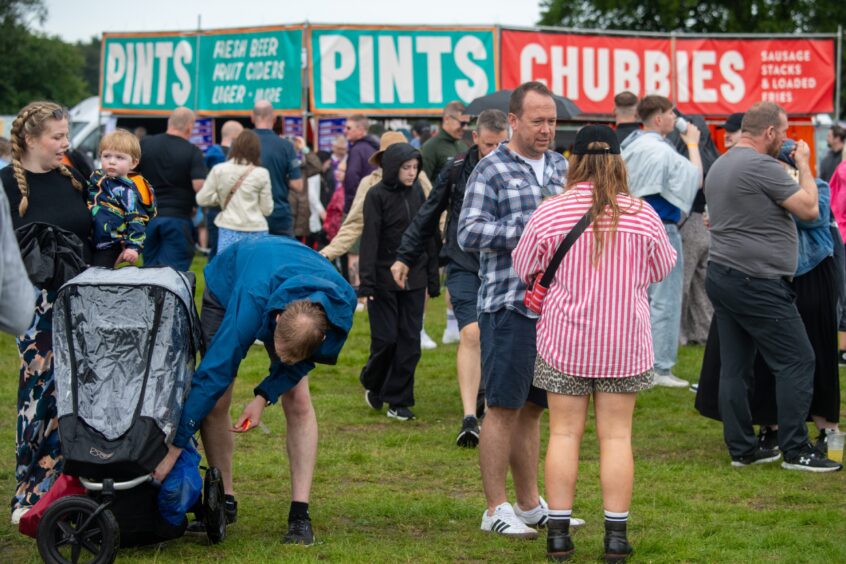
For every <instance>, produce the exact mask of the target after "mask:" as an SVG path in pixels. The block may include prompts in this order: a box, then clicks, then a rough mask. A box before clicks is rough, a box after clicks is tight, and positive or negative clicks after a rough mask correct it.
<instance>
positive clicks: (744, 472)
mask: <svg viewBox="0 0 846 564" xmlns="http://www.w3.org/2000/svg"><path fill="white" fill-rule="evenodd" d="M195 266H198V265H196V264H195ZM443 326H444V302H443V299H436V300H432V301H430V303H429V306H428V314H427V317H426V327H427V330H428V332H429V334H430V335H432V337H433V338H436V339H438V340H439V339H440V336H441V334H442V332H443ZM368 333H369V331H368V324H367V316H366V314H356V317H355V326H354V328H353V332H352V335H351V337H350V339H349V341H348V342H347V344H346V347H345V349H344V352H343V353H342V356H341V361H340V363H339V364H338V365H337V366H331V367H330V366H319V367H318V368H317V369H316V370H315V371H314V372H313V373H312V376H311V391H312V395H313V398H314V405H315V409H316V410H317V418H318V422H319V425H320V450H319V456H318V461H317V468H316V473H315V482H314V487H313V491H312V498H311V514H312V519H313V523H314V527H315V532H316V535H317V537H318V544H316V545H315V546H312V547H308V548H305V547H297V546H286V545H283V544H282V543H281V537H282V534H283V533H284V531H285V528H286V518H287V512H288V503H289V501H290V497H289V496H290V490H289V481H288V466H287V460H286V454H285V419H284V417H283V415H282V410H281V409H280V408H278V407H274V408H271V409H268V410H266V411H265V418H264V421H265V423H266V424H267V426H268V427H269V428H270V430H271V434H269V435H268V434H264V433H262V432H261V431H260V430H257V431H253V432H251V433H248V434H246V435H242V436H238V437H237V439H236V453H235V460H234V468H235V482H236V490H237V495H238V500H239V516H238V522H237V523H236V524H235V525H233V526H232V527H231V528H230V529H229V532H228V535H229V536H228V538H227V539H226V540H225V541H224V542H223V543H222V544H220V545H216V546H207V544H206V540H205V538H204V537H196V536H187V537H185V538H182V539H179V540H175V541H171V542H168V543H164V544H162V545H159V546H152V547H147V548H143V549H127V550H122V551H120V553H119V555H118V562H162V563H165V562H168V563H170V562H173V563H176V562H208V561H214V562H250V563H253V564H256V563H263V562H312V561H330V562H365V563H375V562H450V561H463V562H530V561H538V562H540V561H543V560H544V558H545V548H546V545H545V536H544V535H541V538H540V539H539V540H537V541H516V540H509V539H503V538H500V537H497V536H493V535H490V534H486V533H482V532H481V531H479V523H480V520H481V515H482V511H483V509H484V506H485V503H484V497H483V495H482V489H481V483H480V478H479V469H478V455H477V452H476V451H475V450H464V449H459V448H457V447H456V446H455V444H454V440H455V435H456V433H457V431H458V428H459V425H460V421H461V407H460V402H459V398H458V388H457V384H456V381H455V350H456V347H455V345H450V346H443V345H440V346H439V347H438V348H437V349H436V350H433V351H424V352H423V358H422V360H421V361H420V364H419V366H418V369H417V378H416V399H417V405H416V407H415V408H414V411H415V413H416V414H417V417H418V419H417V420H416V421H412V422H406V423H403V422H398V421H393V420H389V419H388V418H387V417H386V416H385V414H384V411H383V412H382V413H377V412H374V411H372V410H370V409H369V408H368V407H366V406H365V404H364V401H363V395H362V390H361V387H360V385H359V383H358V373H359V370H360V369H361V367H362V365H363V364H364V361H365V360H366V358H367V351H368V344H369V338H368ZM701 357H702V349H701V347H685V348H683V349H681V351H680V353H679V364H678V366H677V368H676V373H677V375H678V376H680V377H682V378H685V379H688V380H691V381H696V380H697V379H698V374H699V365H700V360H701ZM17 363H18V357H17V353H16V352H15V346H14V343H13V341H12V339H11V338H8V337H2V338H0V374H2V375H3V376H4V377H3V378H2V379H0V422H2V423H0V444H4V445H6V447H5V449H3V452H4V455H3V456H2V457H1V458H0V490H2V491H4V492H6V494H7V496H11V493H12V491H13V490H14V482H15V480H14V448H13V445H14V420H15V401H16V400H15V398H16V390H17V373H18V366H17ZM266 367H267V358H266V355H265V353H264V350H263V349H260V348H259V347H253V350H252V351H251V352H250V354H249V356H248V357H247V359H246V361H245V362H244V363H243V364H242V366H241V371H240V373H239V375H238V380H237V384H236V388H235V398H236V399H235V401H234V402H233V408H232V414H233V417H236V416H237V415H238V414H239V413H240V410H241V408H242V406H243V405H244V404H245V403H246V402H247V401H248V400H249V399H251V390H252V389H253V387H254V386H255V384H256V383H257V382H259V381H260V380H261V379H262V378H263V376H264V374H265V372H264V371H265V370H266ZM841 378H842V377H841ZM844 383H846V382H844ZM843 387H844V386H843V385H841V388H843ZM693 399H694V394H692V393H691V392H689V391H688V390H686V389H681V390H679V389H667V388H660V389H654V390H650V391H648V392H645V393H643V394H641V396H640V398H639V399H638V406H637V410H636V413H635V427H634V449H635V464H636V470H635V472H636V475H635V490H634V499H633V502H632V507H631V520H630V525H629V530H630V535H629V537H630V540H631V542H632V544H633V545H634V547H635V557H634V561H636V562H743V563H750V562H765V561H766V562H791V563H793V562H813V563H829V562H831V563H835V562H846V472H838V473H834V474H824V475H813V474H809V473H804V472H789V471H785V470H782V469H781V468H780V467H779V465H778V464H770V465H763V466H758V467H751V468H744V469H733V468H731V467H730V466H729V457H728V455H727V453H726V450H725V447H724V445H723V441H722V428H721V425H720V424H719V423H717V422H714V421H711V420H708V419H704V418H703V417H701V416H699V415H698V413H697V412H696V411H695V410H694V409H693ZM546 426H547V419H546V417H544V419H543V421H542V431H543V434H542V437H543V444H542V447H541V448H542V453H543V452H545V445H546V436H547V434H548V433H547V428H546ZM594 431H595V427H594V426H593V424H589V425H588V429H587V432H586V435H585V438H584V441H583V445H582V458H581V466H580V477H579V483H578V486H577V499H576V503H575V508H574V510H575V513H576V514H577V515H578V516H579V517H582V518H584V519H586V520H587V525H586V526H585V527H584V528H583V529H582V530H580V531H578V532H577V533H576V534H575V537H574V541H575V544H576V556H575V557H574V561H575V562H595V561H597V560H598V559H600V557H601V555H602V535H603V527H602V500H601V496H600V491H599V467H598V447H597V442H596V438H595V432H594ZM813 434H814V436H816V432H815V431H813ZM540 474H541V481H542V480H543V465H542V464H541V467H540ZM510 491H513V490H510ZM512 495H513V494H512ZM6 499H8V497H6ZM512 501H513V497H512ZM4 523H5V524H4V525H0V563H12V562H15V563H17V562H37V561H38V560H39V559H38V552H37V549H36V546H35V542H34V541H33V540H32V539H29V538H27V537H24V536H22V535H20V534H19V533H18V532H17V529H16V528H15V527H13V526H12V525H10V524H9V523H8V520H7V519H6V518H4Z"/></svg>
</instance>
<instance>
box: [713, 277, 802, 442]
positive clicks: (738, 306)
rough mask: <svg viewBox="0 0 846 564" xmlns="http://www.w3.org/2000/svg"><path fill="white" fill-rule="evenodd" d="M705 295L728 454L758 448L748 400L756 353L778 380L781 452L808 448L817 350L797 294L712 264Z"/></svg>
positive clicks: (780, 283) (777, 282)
mask: <svg viewBox="0 0 846 564" xmlns="http://www.w3.org/2000/svg"><path fill="white" fill-rule="evenodd" d="M705 290H706V291H707V293H708V297H709V298H710V299H711V303H713V304H714V314H715V315H716V318H717V326H718V328H719V332H720V357H721V359H722V369H721V371H720V395H719V404H720V414H721V415H722V418H723V437H724V439H725V441H726V445H727V446H728V450H729V453H730V454H731V456H732V457H739V456H744V455H747V454H749V453H751V452H752V451H753V450H755V448H756V447H757V444H758V443H757V438H756V437H755V431H754V429H753V428H752V414H751V411H750V408H749V396H748V394H749V386H750V385H751V384H752V382H753V379H754V375H753V365H754V363H755V354H756V353H757V352H760V353H761V356H762V357H763V358H764V361H765V362H766V363H767V366H769V368H770V370H771V371H772V373H773V375H774V377H775V386H776V405H777V409H778V426H779V429H778V443H779V448H781V450H782V452H785V453H794V452H796V451H797V450H799V449H800V448H802V447H803V446H804V445H805V444H807V442H808V429H807V427H806V426H805V417H806V416H807V415H808V409H809V408H810V405H811V396H812V393H813V389H814V350H813V349H812V348H811V343H810V342H809V340H808V335H807V334H806V332H805V325H804V324H803V323H802V319H801V317H799V312H798V311H797V309H796V305H795V303H794V302H795V299H796V294H795V292H794V291H793V289H792V288H791V287H790V285H789V283H788V282H787V281H786V280H783V279H765V278H753V277H751V276H748V275H746V274H744V273H742V272H740V271H738V270H735V269H733V268H729V267H727V266H723V265H720V264H716V263H713V262H712V263H710V264H709V265H708V275H707V277H706V279H705Z"/></svg>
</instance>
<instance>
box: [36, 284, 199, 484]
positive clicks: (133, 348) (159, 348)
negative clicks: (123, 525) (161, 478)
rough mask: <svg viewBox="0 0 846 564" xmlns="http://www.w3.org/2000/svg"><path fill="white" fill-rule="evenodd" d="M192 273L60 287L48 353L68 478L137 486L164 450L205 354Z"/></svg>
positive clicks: (153, 467)
mask: <svg viewBox="0 0 846 564" xmlns="http://www.w3.org/2000/svg"><path fill="white" fill-rule="evenodd" d="M192 282H193V280H192V278H191V275H190V274H185V273H180V272H177V271H175V270H173V269H171V268H167V267H163V268H135V267H126V268H121V269H118V270H110V269H104V268H91V269H88V270H86V271H85V272H83V273H82V274H80V275H79V276H76V277H75V278H73V279H72V280H70V281H68V282H67V283H66V284H65V285H64V286H62V288H61V290H60V292H59V295H58V298H57V300H56V303H55V305H54V308H55V310H54V317H53V319H54V323H53V351H54V355H55V359H54V363H55V364H54V366H55V368H54V370H55V381H56V397H57V407H58V415H59V433H60V437H61V441H62V454H63V456H64V458H65V472H66V473H68V474H71V475H75V476H81V477H85V478H90V479H103V478H111V479H115V480H128V479H133V478H136V477H138V476H141V475H143V474H146V473H149V472H152V471H153V470H154V469H155V467H156V465H157V464H158V463H159V461H161V459H162V458H163V457H164V455H165V454H166V452H167V445H168V444H169V443H170V441H171V439H172V438H173V434H174V432H175V430H176V426H177V425H178V424H179V418H180V416H181V414H182V405H183V403H184V401H185V398H186V397H187V394H188V391H189V388H190V384H191V377H192V375H193V373H194V367H195V361H196V353H197V352H198V351H199V348H200V346H201V342H202V339H201V335H200V329H199V323H198V322H197V312H196V308H195V306H194V301H193V288H192V286H193V284H192Z"/></svg>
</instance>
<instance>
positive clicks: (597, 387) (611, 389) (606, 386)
mask: <svg viewBox="0 0 846 564" xmlns="http://www.w3.org/2000/svg"><path fill="white" fill-rule="evenodd" d="M652 375H653V372H652V370H648V371H647V372H644V373H643V374H637V375H636V376H627V377H624V378H583V377H581V376H570V375H569V374H564V373H563V372H560V371H558V370H556V369H555V368H553V367H551V366H550V365H549V364H547V363H546V362H545V361H544V360H543V359H542V358H541V356H540V355H538V357H537V359H536V360H535V379H534V382H533V384H534V385H535V387H537V388H541V389H542V390H546V391H548V392H552V393H555V394H563V395H566V396H589V395H591V394H593V393H594V392H604V393H609V394H630V393H635V392H640V391H643V390H648V389H649V388H651V387H652V385H653V384H652Z"/></svg>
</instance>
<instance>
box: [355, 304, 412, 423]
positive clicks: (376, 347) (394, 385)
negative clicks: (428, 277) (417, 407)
mask: <svg viewBox="0 0 846 564" xmlns="http://www.w3.org/2000/svg"><path fill="white" fill-rule="evenodd" d="M425 304H426V289H425V288H421V289H419V290H407V291H402V292H381V293H379V294H377V295H376V296H374V299H372V300H368V301H367V312H368V315H369V316H370V358H368V359H367V364H365V365H364V368H362V369H361V375H360V376H359V380H360V381H361V384H362V385H363V386H364V387H365V388H367V389H368V390H370V391H371V392H373V393H374V394H376V396H377V397H378V398H379V399H380V400H382V401H383V402H386V403H387V404H388V405H390V406H391V407H410V406H412V405H414V370H415V369H416V368H417V362H418V361H419V360H420V330H421V329H422V328H423V307H424V306H425Z"/></svg>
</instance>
